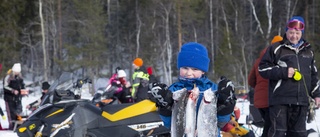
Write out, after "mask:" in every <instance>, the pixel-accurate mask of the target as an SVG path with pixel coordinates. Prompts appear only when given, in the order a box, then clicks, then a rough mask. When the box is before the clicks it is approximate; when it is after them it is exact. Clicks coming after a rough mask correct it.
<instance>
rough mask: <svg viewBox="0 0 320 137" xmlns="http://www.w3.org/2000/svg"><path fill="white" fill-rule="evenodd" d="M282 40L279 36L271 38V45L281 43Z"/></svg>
mask: <svg viewBox="0 0 320 137" xmlns="http://www.w3.org/2000/svg"><path fill="white" fill-rule="evenodd" d="M282 40H283V38H282V37H281V36H280V35H276V36H274V37H273V39H272V41H271V44H274V43H276V42H279V41H282Z"/></svg>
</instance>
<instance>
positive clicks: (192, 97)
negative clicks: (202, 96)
mask: <svg viewBox="0 0 320 137" xmlns="http://www.w3.org/2000/svg"><path fill="white" fill-rule="evenodd" d="M198 97H199V88H198V87H196V86H195V87H194V88H193V89H192V91H191V93H190V94H189V98H188V102H187V106H186V128H185V133H186V135H187V137H195V136H196V123H197V118H196V117H197V114H196V113H197V100H198Z"/></svg>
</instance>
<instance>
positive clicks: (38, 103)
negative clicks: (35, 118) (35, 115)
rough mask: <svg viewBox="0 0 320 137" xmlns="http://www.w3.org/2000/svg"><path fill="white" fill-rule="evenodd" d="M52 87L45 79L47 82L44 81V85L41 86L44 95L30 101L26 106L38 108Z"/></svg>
mask: <svg viewBox="0 0 320 137" xmlns="http://www.w3.org/2000/svg"><path fill="white" fill-rule="evenodd" d="M49 88H50V84H49V83H48V82H47V81H45V82H42V86H41V89H42V95H41V97H40V98H39V99H37V100H36V101H34V102H32V103H30V104H29V105H27V106H26V108H27V109H30V108H35V109H36V108H38V107H39V105H40V103H41V101H42V99H43V98H44V96H45V95H46V93H47V92H48V89H49Z"/></svg>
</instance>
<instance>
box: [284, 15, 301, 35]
mask: <svg viewBox="0 0 320 137" xmlns="http://www.w3.org/2000/svg"><path fill="white" fill-rule="evenodd" d="M293 20H298V21H301V22H302V23H303V24H304V27H306V25H305V23H304V19H303V18H302V17H301V16H293V17H292V18H291V19H290V20H289V21H288V22H287V24H288V23H289V22H291V21H293ZM288 29H289V28H288V27H286V32H287V31H288ZM301 32H302V34H303V33H304V30H301Z"/></svg>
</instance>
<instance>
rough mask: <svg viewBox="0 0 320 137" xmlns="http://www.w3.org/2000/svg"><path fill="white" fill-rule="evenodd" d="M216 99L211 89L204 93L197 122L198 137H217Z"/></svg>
mask: <svg viewBox="0 0 320 137" xmlns="http://www.w3.org/2000/svg"><path fill="white" fill-rule="evenodd" d="M216 104H217V98H216V96H215V94H214V92H213V91H212V90H211V89H208V90H206V91H204V93H203V98H202V100H201V103H200V108H199V112H198V121H197V133H198V137H217V136H218V127H217V105H216Z"/></svg>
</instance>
